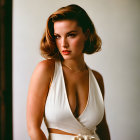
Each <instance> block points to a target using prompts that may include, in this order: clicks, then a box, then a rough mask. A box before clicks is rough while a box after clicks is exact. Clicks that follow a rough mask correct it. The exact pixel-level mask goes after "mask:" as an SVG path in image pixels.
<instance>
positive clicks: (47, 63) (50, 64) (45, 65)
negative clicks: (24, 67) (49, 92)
mask: <svg viewBox="0 0 140 140" xmlns="http://www.w3.org/2000/svg"><path fill="white" fill-rule="evenodd" d="M54 64H55V60H53V59H47V60H43V61H41V62H39V63H38V64H37V66H36V68H35V71H37V72H40V74H46V73H47V75H51V74H52V73H53V70H54Z"/></svg>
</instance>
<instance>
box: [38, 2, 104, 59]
mask: <svg viewBox="0 0 140 140" xmlns="http://www.w3.org/2000/svg"><path fill="white" fill-rule="evenodd" d="M67 19H68V20H75V21H77V23H78V26H80V27H81V28H82V31H83V32H84V33H86V32H87V31H88V39H87V40H86V42H85V46H84V50H83V53H86V54H93V53H95V52H98V51H99V50H100V49H101V45H102V41H101V39H100V37H99V36H98V35H97V32H96V29H95V27H94V24H93V22H92V21H91V19H90V17H89V16H88V14H87V13H86V11H85V10H84V9H83V8H81V7H80V6H78V5H75V4H71V5H68V6H65V7H62V8H60V9H58V10H57V11H56V12H54V13H53V14H52V15H50V16H49V18H48V20H47V25H46V30H45V32H44V34H43V37H42V39H41V43H40V50H41V55H42V56H43V57H44V58H48V57H49V58H54V59H63V58H62V56H61V54H60V53H59V50H58V48H57V46H56V43H55V37H54V22H56V21H61V20H67Z"/></svg>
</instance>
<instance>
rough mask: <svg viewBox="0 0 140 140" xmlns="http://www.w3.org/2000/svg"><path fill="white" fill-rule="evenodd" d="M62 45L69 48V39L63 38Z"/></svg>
mask: <svg viewBox="0 0 140 140" xmlns="http://www.w3.org/2000/svg"><path fill="white" fill-rule="evenodd" d="M61 47H62V48H68V41H67V39H66V38H62V40H61Z"/></svg>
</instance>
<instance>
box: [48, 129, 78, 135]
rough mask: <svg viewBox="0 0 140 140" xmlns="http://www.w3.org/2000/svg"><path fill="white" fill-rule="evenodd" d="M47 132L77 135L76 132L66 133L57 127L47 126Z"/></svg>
mask: <svg viewBox="0 0 140 140" xmlns="http://www.w3.org/2000/svg"><path fill="white" fill-rule="evenodd" d="M48 131H49V133H56V134H62V135H71V136H77V135H76V134H72V133H68V132H65V131H62V130H59V129H54V128H48Z"/></svg>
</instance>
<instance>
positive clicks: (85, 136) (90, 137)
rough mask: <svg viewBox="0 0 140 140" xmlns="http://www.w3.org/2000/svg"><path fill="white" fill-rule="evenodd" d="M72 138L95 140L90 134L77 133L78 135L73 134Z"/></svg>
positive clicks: (76, 139) (74, 139)
mask: <svg viewBox="0 0 140 140" xmlns="http://www.w3.org/2000/svg"><path fill="white" fill-rule="evenodd" d="M72 140H96V138H95V137H94V136H92V135H81V134H78V136H74V138H73V139H72Z"/></svg>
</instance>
